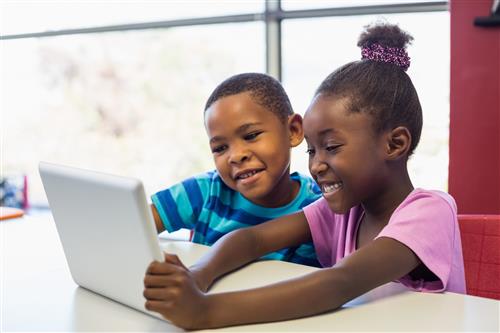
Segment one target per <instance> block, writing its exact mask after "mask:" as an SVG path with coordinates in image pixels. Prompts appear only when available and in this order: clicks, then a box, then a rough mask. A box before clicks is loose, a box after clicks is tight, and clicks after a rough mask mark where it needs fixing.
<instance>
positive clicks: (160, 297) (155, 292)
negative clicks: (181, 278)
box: [142, 288, 175, 302]
mask: <svg viewBox="0 0 500 333" xmlns="http://www.w3.org/2000/svg"><path fill="white" fill-rule="evenodd" d="M142 295H143V296H144V298H145V299H147V300H149V301H163V302H168V301H169V300H172V299H173V298H174V295H175V293H173V292H171V291H170V289H168V288H146V289H144V292H143V293H142Z"/></svg>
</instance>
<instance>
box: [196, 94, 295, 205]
mask: <svg viewBox="0 0 500 333" xmlns="http://www.w3.org/2000/svg"><path fill="white" fill-rule="evenodd" d="M299 119H300V117H299ZM205 127H206V130H207V134H208V137H209V142H210V148H211V150H212V153H213V157H214V161H215V166H216V168H217V171H218V172H219V174H220V176H221V177H222V179H223V181H224V182H225V183H226V184H227V185H228V186H229V187H230V188H232V189H233V190H235V191H238V192H240V193H241V194H242V195H243V196H244V197H245V198H247V199H248V200H250V201H252V202H254V203H256V204H258V205H262V206H266V207H273V206H277V205H279V203H280V201H282V199H281V198H280V196H283V193H287V192H288V193H287V194H289V192H290V190H291V189H290V179H289V172H290V171H289V166H290V149H291V147H292V146H295V145H297V144H299V143H300V141H302V124H301V122H300V135H299V136H300V138H299V139H300V140H298V142H295V141H297V135H296V134H297V133H293V129H292V131H290V129H289V126H287V124H286V123H283V122H282V121H280V119H279V118H278V117H277V116H276V115H275V114H274V113H272V112H271V111H268V110H267V109H265V108H264V107H263V106H261V105H259V104H258V103H256V102H255V101H254V99H253V98H252V97H251V95H250V93H248V92H245V93H240V94H237V95H232V96H227V97H223V98H221V99H219V100H218V101H216V102H215V103H213V104H212V106H210V108H208V109H207V110H206V112H205ZM285 187H288V188H285Z"/></svg>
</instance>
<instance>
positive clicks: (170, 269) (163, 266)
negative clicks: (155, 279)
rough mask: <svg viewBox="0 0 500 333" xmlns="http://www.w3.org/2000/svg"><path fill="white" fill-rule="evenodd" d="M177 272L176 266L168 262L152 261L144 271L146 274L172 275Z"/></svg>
mask: <svg viewBox="0 0 500 333" xmlns="http://www.w3.org/2000/svg"><path fill="white" fill-rule="evenodd" d="M178 270H179V268H178V265H176V264H172V263H168V262H158V261H153V262H152V263H151V264H150V265H149V266H148V269H147V270H146V274H172V273H175V272H177V271H178Z"/></svg>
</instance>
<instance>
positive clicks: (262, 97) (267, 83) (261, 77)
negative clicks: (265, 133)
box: [205, 73, 293, 121]
mask: <svg viewBox="0 0 500 333" xmlns="http://www.w3.org/2000/svg"><path fill="white" fill-rule="evenodd" d="M243 92H249V93H250V96H251V97H252V99H253V100H254V101H255V102H256V103H257V104H259V105H261V106H263V107H264V108H266V109H267V110H268V111H270V112H272V113H274V114H275V115H276V116H278V118H279V119H280V120H282V121H286V120H287V119H288V116H290V115H292V114H293V108H292V104H291V103H290V100H289V99H288V95H287V94H286V92H285V89H284V88H283V86H282V85H281V83H280V82H279V81H278V80H276V79H275V78H273V77H272V76H269V75H267V74H262V73H243V74H237V75H234V76H231V77H230V78H228V79H226V80H224V81H223V82H222V83H221V84H219V85H218V86H217V87H216V88H215V90H214V91H213V92H212V94H211V95H210V97H209V98H208V100H207V103H206V105H205V111H207V109H208V108H209V107H210V106H211V105H212V104H213V103H215V102H217V101H218V100H219V99H221V98H223V97H227V96H232V95H236V94H240V93H243Z"/></svg>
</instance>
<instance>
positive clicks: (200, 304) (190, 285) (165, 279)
mask: <svg viewBox="0 0 500 333" xmlns="http://www.w3.org/2000/svg"><path fill="white" fill-rule="evenodd" d="M144 287H145V289H144V294H143V295H144V297H145V298H146V303H145V307H146V309H147V310H150V311H155V312H158V313H160V314H161V315H162V316H164V317H165V318H166V319H168V320H169V321H171V322H172V323H173V324H175V325H176V326H179V327H182V328H197V327H200V326H202V325H203V324H202V323H203V322H204V321H205V320H206V318H205V317H206V315H207V310H208V298H207V296H206V295H205V294H204V293H203V292H202V291H201V290H200V288H199V287H198V285H197V283H196V280H195V277H194V276H193V275H192V273H191V272H190V271H189V270H188V269H187V268H186V267H185V266H184V265H183V264H182V262H181V261H180V260H179V258H178V257H177V256H176V255H170V254H165V261H164V262H157V261H155V262H153V263H151V264H150V265H149V267H148V269H147V271H146V277H145V278H144Z"/></svg>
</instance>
